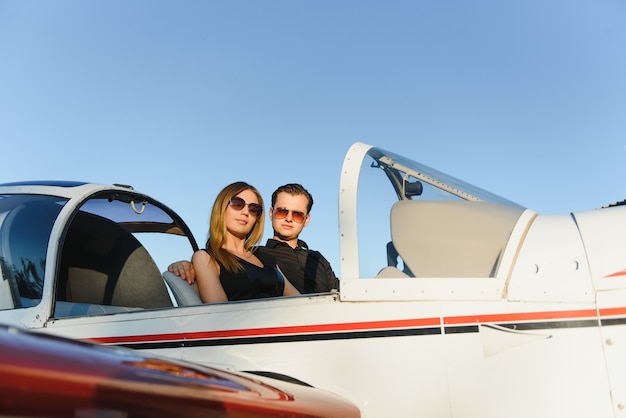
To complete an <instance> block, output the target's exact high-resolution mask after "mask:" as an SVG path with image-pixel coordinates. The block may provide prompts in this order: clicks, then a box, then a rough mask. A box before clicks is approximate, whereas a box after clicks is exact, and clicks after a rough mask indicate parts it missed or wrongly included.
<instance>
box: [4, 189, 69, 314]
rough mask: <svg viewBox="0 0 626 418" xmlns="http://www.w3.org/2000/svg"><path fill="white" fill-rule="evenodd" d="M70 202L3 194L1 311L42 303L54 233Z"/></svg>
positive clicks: (55, 198)
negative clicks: (59, 216)
mask: <svg viewBox="0 0 626 418" xmlns="http://www.w3.org/2000/svg"><path fill="white" fill-rule="evenodd" d="M66 202H67V200H66V199H63V198H59V197H53V196H40V195H0V244H1V245H0V268H1V270H2V281H1V282H0V309H13V308H20V307H29V306H34V305H36V304H38V303H39V302H40V301H41V295H42V291H43V282H44V276H45V267H46V253H47V250H48V242H49V240H50V231H51V230H52V226H53V225H54V222H55V221H56V219H57V216H58V215H59V212H60V211H61V209H62V208H63V206H64V205H65V203H66Z"/></svg>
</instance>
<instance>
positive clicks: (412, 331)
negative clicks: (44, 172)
mask: <svg viewBox="0 0 626 418" xmlns="http://www.w3.org/2000/svg"><path fill="white" fill-rule="evenodd" d="M338 199H339V207H338V239H339V251H340V257H339V263H340V265H339V277H340V286H339V287H340V289H338V290H336V291H332V292H328V293H320V294H306V295H300V296H290V297H278V298H268V299H256V300H247V301H236V302H224V303H213V304H202V303H201V301H200V299H199V297H198V295H197V291H196V290H195V289H194V286H189V285H187V284H186V283H185V282H184V281H182V280H181V279H179V278H177V277H175V276H173V275H172V274H171V273H168V272H167V271H166V269H167V265H169V264H170V263H171V262H173V261H176V260H181V259H189V257H190V255H191V254H192V253H193V251H195V250H197V248H198V246H197V244H196V242H195V240H194V239H193V235H192V234H191V232H190V231H189V228H188V227H187V226H186V224H185V223H184V222H183V220H182V219H181V218H180V217H179V216H178V215H177V214H176V213H175V212H174V211H172V210H171V209H170V208H168V207H167V206H165V205H164V204H162V203H160V202H158V201H156V200H154V199H152V198H151V197H149V196H147V195H145V194H142V193H139V192H137V191H135V190H134V189H133V188H132V187H130V186H123V185H98V184H88V183H79V182H21V183H12V184H3V185H0V244H1V245H0V251H1V253H0V256H1V257H2V260H1V261H2V263H1V264H0V266H1V268H2V278H3V280H2V281H0V309H1V310H0V322H3V323H7V324H10V325H13V326H19V327H24V328H28V329H33V330H37V331H39V332H45V333H50V334H55V335H59V336H63V337H66V338H71V339H78V340H90V341H94V342H98V343H100V344H105V345H110V346H121V347H126V348H131V349H134V350H138V351H141V352H146V353H154V354H158V355H163V356H168V357H172V358H176V359H180V360H184V361H191V362H194V363H199V364H202V365H206V366H212V367H217V368H219V369H221V370H226V371H233V372H254V373H258V374H263V375H266V376H272V377H276V378H281V379H285V380H289V379H294V380H296V381H299V382H303V383H306V384H308V385H310V386H312V387H313V388H317V389H320V390H323V391H326V392H329V393H333V394H336V395H337V396H339V397H341V398H344V399H346V400H347V401H349V402H351V403H353V404H354V405H356V406H357V407H358V408H359V410H360V412H361V414H362V416H364V417H387V416H402V417H404V416H417V415H423V416H436V417H454V418H459V417H461V418H465V417H476V416H480V417H501V416H503V415H505V416H507V417H528V416H533V417H548V416H567V417H589V416H594V417H621V416H626V375H624V373H623V372H622V370H623V369H624V367H626V348H622V343H623V342H624V343H625V345H626V233H625V232H626V205H624V204H621V203H620V202H618V203H615V204H611V205H607V206H606V207H601V208H599V209H592V210H588V211H580V212H574V213H567V214H562V215H545V214H540V213H537V212H535V211H533V210H532V209H530V208H526V207H524V206H522V205H519V204H517V203H515V202H512V201H510V200H508V199H506V198H503V197H501V196H498V195H496V194H493V193H490V192H488V191H486V190H483V189H481V188H479V187H476V186H473V185H471V184H469V183H467V182H464V181H462V180H460V179H458V178H455V177H453V176H450V175H447V174H445V173H443V172H440V171H438V170H436V169H433V168H431V167H429V166H427V165H424V164H422V163H419V162H416V161H414V160H413V159H411V158H408V157H406V156H403V155H400V154H396V153H393V152H389V151H386V150H384V149H382V148H380V147H376V146H371V145H368V144H364V143H360V142H357V143H354V144H352V145H351V146H350V147H349V149H348V150H347V153H346V155H345V158H344V162H343V166H342V169H341V173H340V178H339V193H338Z"/></svg>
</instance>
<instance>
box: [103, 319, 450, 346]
mask: <svg viewBox="0 0 626 418" xmlns="http://www.w3.org/2000/svg"><path fill="white" fill-rule="evenodd" d="M433 326H436V327H438V326H440V319H439V318H415V319H398V320H390V321H369V322H348V323H338V324H317V325H298V326H290V327H271V328H250V329H233V330H219V331H201V332H187V333H175V334H151V335H128V336H113V337H100V338H91V340H92V341H97V342H100V343H104V344H120V343H131V342H148V341H150V342H153V341H179V340H206V339H213V338H230V337H258V336H267V335H293V334H319V333H328V332H345V331H363V330H376V329H400V328H415V327H433Z"/></svg>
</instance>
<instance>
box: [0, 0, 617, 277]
mask: <svg viewBox="0 0 626 418" xmlns="http://www.w3.org/2000/svg"><path fill="white" fill-rule="evenodd" d="M0 141H1V142H0V143H1V144H2V148H1V149H2V151H1V155H2V163H0V182H8V181H18V180H32V179H61V180H80V181H93V182H102V183H124V184H131V185H133V186H134V187H135V189H137V190H139V191H142V192H145V193H147V194H149V195H151V196H153V197H155V198H157V199H158V200H161V201H162V202H164V203H166V204H167V205H168V206H170V207H172V208H173V209H175V210H176V211H177V212H178V213H179V214H181V216H182V217H183V218H184V219H185V220H186V221H187V223H188V224H189V225H190V227H191V229H192V230H193V231H194V233H195V235H196V238H197V239H198V241H199V242H200V243H203V242H204V240H205V238H206V230H207V228H208V214H209V210H210V207H211V205H212V203H213V200H214V198H215V195H216V194H217V192H218V191H219V190H220V189H221V188H222V187H223V186H225V185H226V184H228V183H230V182H232V181H236V180H244V181H248V182H250V183H251V184H253V185H255V186H256V187H257V188H258V189H259V190H260V191H261V192H262V193H263V194H264V196H265V197H266V200H267V201H269V198H270V195H271V192H272V191H273V190H274V189H275V188H276V187H277V186H279V185H280V184H284V183H287V182H300V183H302V184H304V185H305V187H307V188H308V189H309V191H311V193H312V194H313V195H314V198H315V205H314V207H313V212H312V221H311V223H310V224H309V226H308V228H307V229H306V230H305V232H304V234H303V235H302V238H303V239H305V240H306V241H308V243H309V245H310V246H311V247H312V248H316V249H319V250H321V251H322V252H323V253H324V254H325V255H326V256H327V257H328V258H329V260H331V263H333V266H335V270H336V271H338V270H339V267H338V257H339V255H338V248H339V247H338V235H337V196H338V188H339V174H340V170H341V165H342V162H343V157H344V154H345V152H346V150H347V149H348V147H349V146H350V144H352V143H353V142H355V141H360V142H365V143H368V144H371V145H376V146H380V147H382V148H385V149H388V150H390V151H394V152H396V153H399V154H404V155H406V156H407V157H410V158H412V159H414V160H417V161H419V162H422V163H424V164H426V165H429V166H431V167H433V168H436V169H438V170H440V171H444V172H446V173H448V174H451V175H453V176H456V177H459V178H461V179H463V180H465V181H468V182H469V183H472V184H475V185H477V186H479V187H482V188H484V189H487V190H489V191H492V192H494V193H496V194H499V195H502V196H504V197H506V198H507V199H510V200H513V201H515V202H518V203H520V204H523V205H525V206H527V207H530V208H532V209H534V210H536V211H538V212H540V213H569V212H573V211H581V210H591V209H594V208H598V207H600V206H602V205H606V204H609V203H612V202H616V201H620V200H623V199H625V198H626V190H625V187H624V180H625V179H626V174H625V168H626V164H625V162H626V2H625V1H623V0H554V1H552V0H547V1H526V0H524V1H502V0H480V1H469V0H411V1H402V0H393V1H382V0H380V1H369V0H342V1H337V0H332V1H331V0H315V1H294V0H289V1H282V0H275V1H274V0H272V1H261V0H249V1H236V0H233V1H200V0H187V1H173V0H172V1H164V0H132V1H128V0H123V1H122V0H106V1H105V0H90V1H83V0H76V1H69V0H55V1H44V0H42V1H30V0H0ZM269 232H270V231H269V230H268V231H266V235H268V234H269Z"/></svg>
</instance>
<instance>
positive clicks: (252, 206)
mask: <svg viewBox="0 0 626 418" xmlns="http://www.w3.org/2000/svg"><path fill="white" fill-rule="evenodd" d="M228 204H229V205H230V207H231V208H233V209H235V210H236V211H240V210H242V209H243V208H244V206H246V201H245V200H243V199H242V198H240V197H239V196H235V197H233V198H231V199H230V201H229V202H228ZM248 210H249V211H250V213H251V214H253V215H254V216H256V217H259V216H261V215H262V214H263V206H261V205H259V204H258V203H248Z"/></svg>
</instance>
